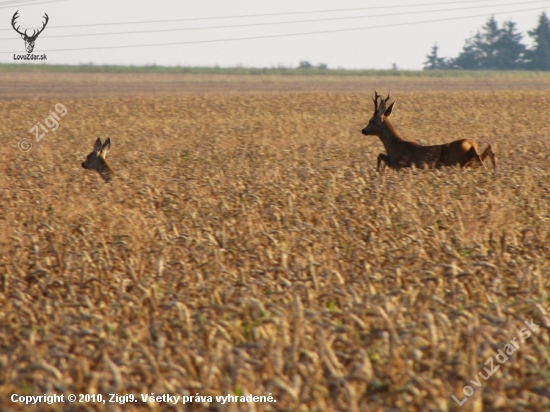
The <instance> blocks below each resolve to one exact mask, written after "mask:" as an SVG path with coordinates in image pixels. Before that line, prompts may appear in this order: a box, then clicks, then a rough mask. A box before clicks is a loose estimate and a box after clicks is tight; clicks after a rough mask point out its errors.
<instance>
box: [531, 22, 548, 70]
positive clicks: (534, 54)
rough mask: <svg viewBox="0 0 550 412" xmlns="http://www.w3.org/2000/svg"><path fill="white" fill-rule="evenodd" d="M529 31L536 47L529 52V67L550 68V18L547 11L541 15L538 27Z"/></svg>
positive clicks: (536, 68)
mask: <svg viewBox="0 0 550 412" xmlns="http://www.w3.org/2000/svg"><path fill="white" fill-rule="evenodd" d="M527 33H528V34H529V36H531V37H532V38H533V41H534V47H533V49H531V50H530V51H529V54H528V57H529V60H530V61H529V64H528V67H529V68H530V69H532V70H550V20H549V19H548V16H546V13H544V12H543V13H542V14H541V15H540V16H539V21H538V25H537V27H535V28H534V29H533V30H531V31H528V32H527Z"/></svg>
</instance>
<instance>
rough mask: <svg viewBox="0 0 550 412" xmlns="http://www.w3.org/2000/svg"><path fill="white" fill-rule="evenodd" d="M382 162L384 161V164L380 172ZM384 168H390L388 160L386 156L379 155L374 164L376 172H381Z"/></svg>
mask: <svg viewBox="0 0 550 412" xmlns="http://www.w3.org/2000/svg"><path fill="white" fill-rule="evenodd" d="M382 161H384V164H383V165H382V170H380V163H382ZM386 166H389V167H391V165H390V158H389V157H388V156H387V155H385V154H382V153H380V154H379V155H378V161H377V164H376V171H377V172H381V171H383V170H384V169H385V168H386Z"/></svg>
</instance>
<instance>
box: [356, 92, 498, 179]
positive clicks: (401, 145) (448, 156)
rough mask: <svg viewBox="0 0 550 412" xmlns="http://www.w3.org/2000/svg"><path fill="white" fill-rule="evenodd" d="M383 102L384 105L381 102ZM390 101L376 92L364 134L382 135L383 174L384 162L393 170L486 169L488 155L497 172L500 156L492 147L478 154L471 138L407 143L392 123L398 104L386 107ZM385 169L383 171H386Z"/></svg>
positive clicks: (381, 157)
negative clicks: (435, 142)
mask: <svg viewBox="0 0 550 412" xmlns="http://www.w3.org/2000/svg"><path fill="white" fill-rule="evenodd" d="M378 99H380V103H378ZM389 99H390V94H389V93H388V97H386V98H385V99H382V96H380V95H379V94H378V93H377V92H376V90H375V91H374V97H373V98H372V100H373V101H374V115H373V116H372V118H371V119H370V121H369V124H368V125H367V126H366V127H365V128H364V129H363V130H362V133H363V134H364V135H372V136H378V137H379V138H380V140H382V143H383V144H384V147H385V148H386V153H387V154H382V153H380V154H379V155H378V162H377V167H376V170H377V171H380V163H381V162H382V161H383V162H384V163H385V164H384V165H383V168H384V167H385V166H386V165H387V166H389V167H390V168H392V169H401V168H403V167H411V166H412V165H415V166H416V167H419V168H420V167H423V166H424V165H426V166H427V167H434V168H440V167H441V166H455V165H460V167H461V168H464V167H466V166H469V165H473V164H476V163H477V164H480V163H481V165H482V166H483V167H484V168H485V163H483V161H484V160H485V158H486V157H487V156H489V158H490V159H491V162H492V163H493V168H494V169H495V170H496V168H497V164H496V156H495V154H494V152H493V149H492V148H491V145H489V146H487V148H486V149H485V150H484V151H483V153H482V154H481V155H480V154H479V153H478V151H477V144H476V143H475V142H474V141H473V140H470V139H461V140H455V141H454V142H451V143H445V144H439V145H432V146H422V145H420V144H418V143H415V142H409V141H406V140H404V139H403V138H402V137H401V136H400V135H399V133H398V132H397V130H395V128H394V127H393V125H392V124H391V122H390V119H389V117H390V115H391V113H392V110H393V107H394V105H395V102H393V103H392V104H390V106H389V107H388V108H386V103H387V101H388V100H389ZM383 168H382V169H383Z"/></svg>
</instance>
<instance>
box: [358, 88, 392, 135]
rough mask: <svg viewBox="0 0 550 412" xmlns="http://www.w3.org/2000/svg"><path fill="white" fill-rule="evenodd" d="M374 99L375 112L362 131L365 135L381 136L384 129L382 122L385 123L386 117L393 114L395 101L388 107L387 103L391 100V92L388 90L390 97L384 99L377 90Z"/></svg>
mask: <svg viewBox="0 0 550 412" xmlns="http://www.w3.org/2000/svg"><path fill="white" fill-rule="evenodd" d="M378 99H380V103H378ZM372 100H373V101H374V114H373V115H372V117H371V119H370V121H369V124H368V125H367V127H365V128H364V129H363V130H362V131H361V132H362V133H363V134H364V135H374V136H379V135H380V131H381V129H382V124H383V123H384V120H385V118H386V117H389V116H390V115H391V113H392V110H393V106H394V104H395V102H393V103H392V104H390V106H389V107H388V108H386V103H387V102H388V100H390V92H388V97H386V98H385V99H382V96H380V95H379V94H378V93H377V92H376V90H375V91H374V97H373V98H372Z"/></svg>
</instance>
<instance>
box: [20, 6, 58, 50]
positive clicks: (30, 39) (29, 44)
mask: <svg viewBox="0 0 550 412" xmlns="http://www.w3.org/2000/svg"><path fill="white" fill-rule="evenodd" d="M17 13H19V10H17V11H16V12H15V14H14V15H13V17H12V19H11V26H12V27H13V29H14V30H15V31H16V32H17V33H19V34H20V35H21V38H22V39H23V40H25V48H26V49H27V53H32V51H33V50H34V42H35V41H36V38H37V37H38V35H39V34H40V33H42V32H43V31H44V29H45V28H46V25H47V24H48V20H50V18H49V17H48V15H47V14H46V13H44V17H45V19H46V21H45V22H44V23H42V28H41V29H40V30H38V31H36V30H33V32H32V36H28V35H27V30H25V31H24V32H20V31H19V27H20V26H17V28H16V27H15V20H17V18H18V17H19V16H18V15H17Z"/></svg>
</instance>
